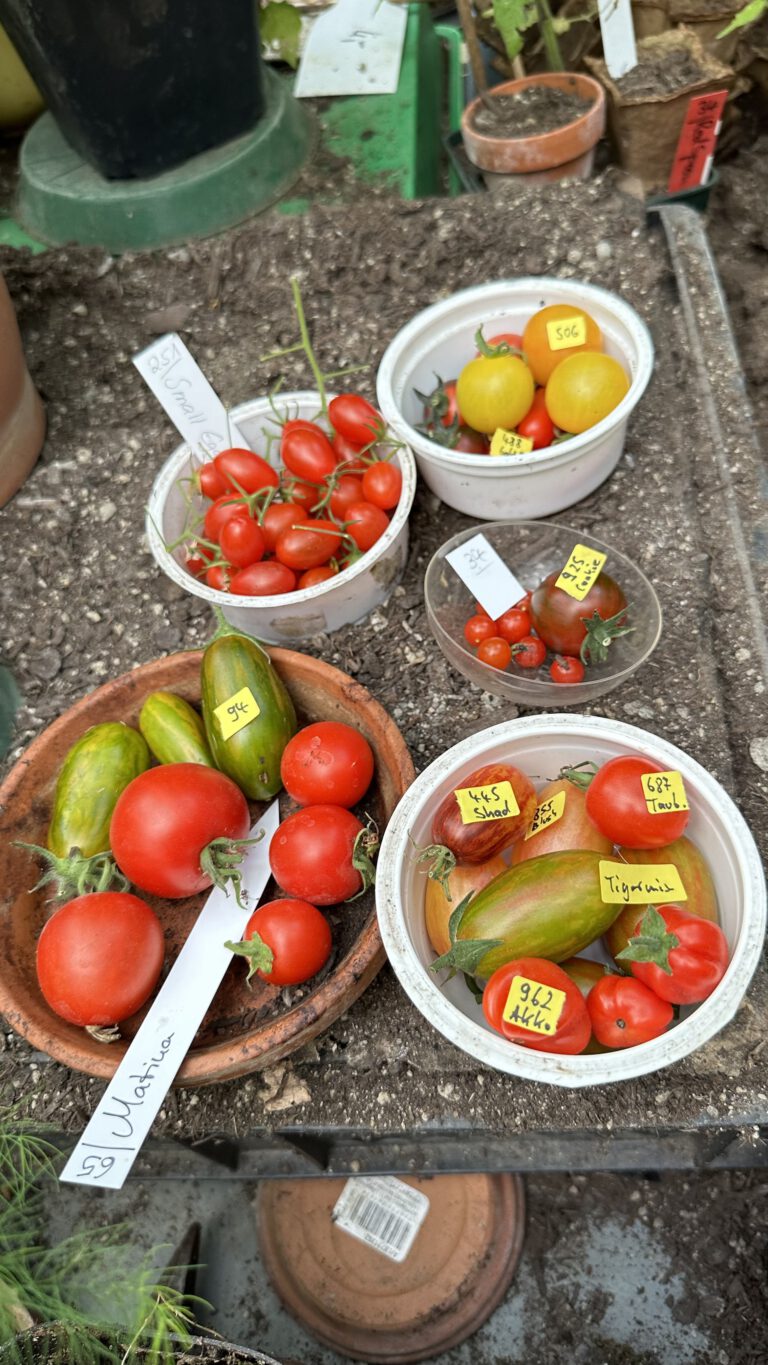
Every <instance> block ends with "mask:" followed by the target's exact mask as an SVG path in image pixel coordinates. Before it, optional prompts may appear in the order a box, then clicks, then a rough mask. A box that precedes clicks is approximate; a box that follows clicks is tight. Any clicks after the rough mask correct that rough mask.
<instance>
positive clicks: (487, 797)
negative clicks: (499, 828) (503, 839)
mask: <svg viewBox="0 0 768 1365" xmlns="http://www.w3.org/2000/svg"><path fill="white" fill-rule="evenodd" d="M455 796H456V800H457V801H458V803H459V810H460V811H461V823H462V824H463V825H476V824H479V822H480V821H481V820H505V819H506V818H507V816H508V815H519V814H520V807H519V806H518V804H517V798H516V796H515V790H514V787H513V786H512V783H511V782H492V783H489V785H488V786H487V787H461V788H460V789H459V791H457V792H456V793H455Z"/></svg>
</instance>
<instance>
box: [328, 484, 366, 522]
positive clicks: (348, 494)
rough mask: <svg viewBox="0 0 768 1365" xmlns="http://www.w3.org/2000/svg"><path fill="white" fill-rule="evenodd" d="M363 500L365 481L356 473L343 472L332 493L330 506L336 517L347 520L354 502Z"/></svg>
mask: <svg viewBox="0 0 768 1365" xmlns="http://www.w3.org/2000/svg"><path fill="white" fill-rule="evenodd" d="M362 501H363V481H362V479H358V478H355V475H354V474H341V475H340V476H339V478H338V480H337V482H336V487H335V488H334V490H333V492H332V493H331V500H330V502H329V504H328V505H329V507H330V509H331V512H332V514H333V516H334V517H336V518H337V519H338V520H339V521H346V519H347V512H348V511H349V509H350V507H351V506H352V504H353V502H362Z"/></svg>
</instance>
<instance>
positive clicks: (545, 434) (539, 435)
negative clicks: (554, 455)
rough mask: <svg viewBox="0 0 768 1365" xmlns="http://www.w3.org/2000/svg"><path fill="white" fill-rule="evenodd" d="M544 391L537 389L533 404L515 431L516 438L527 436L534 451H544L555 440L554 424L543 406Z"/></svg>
mask: <svg viewBox="0 0 768 1365" xmlns="http://www.w3.org/2000/svg"><path fill="white" fill-rule="evenodd" d="M545 392H546V390H545V389H537V390H536V392H535V394H534V395H533V403H532V404H531V407H530V408H529V410H528V412H527V413H526V415H525V417H524V418H523V420H522V422H518V424H517V427H516V428H515V430H516V431H517V434H518V436H527V437H528V439H529V440H531V441H533V448H534V450H544V449H545V448H546V446H551V444H552V442H553V441H554V439H555V424H554V422H553V421H552V418H551V417H550V415H549V413H548V412H547V409H546V408H545V406H544V394H545Z"/></svg>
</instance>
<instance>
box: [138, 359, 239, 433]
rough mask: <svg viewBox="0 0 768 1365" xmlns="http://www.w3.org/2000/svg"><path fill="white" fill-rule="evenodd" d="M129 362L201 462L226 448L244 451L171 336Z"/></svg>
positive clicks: (200, 376) (193, 364) (196, 368)
mask: <svg viewBox="0 0 768 1365" xmlns="http://www.w3.org/2000/svg"><path fill="white" fill-rule="evenodd" d="M133 363H134V365H135V366H136V369H137V370H138V372H139V374H140V375H141V377H142V379H143V380H144V382H145V384H147V385H148V386H149V388H150V389H151V390H152V392H153V394H154V395H155V398H156V399H157V400H158V402H159V403H160V404H161V405H162V407H164V408H165V411H166V412H167V414H168V416H169V417H170V419H171V421H172V422H173V424H174V426H175V427H176V430H177V431H178V432H180V433H181V435H182V436H183V438H184V440H185V441H186V442H187V444H188V445H189V446H190V447H191V448H192V451H193V452H194V454H195V455H200V456H202V457H203V458H204V459H205V458H211V457H212V456H214V455H218V454H219V452H220V451H222V450H227V449H228V447H229V446H241V447H244V448H247V446H248V442H247V441H246V440H245V438H244V436H243V435H242V433H241V432H240V431H239V430H238V428H237V426H236V425H235V423H234V422H233V421H232V420H231V418H229V416H228V413H227V410H226V408H225V407H224V404H223V403H222V401H221V399H220V398H219V396H218V394H217V393H216V392H215V391H214V389H212V388H211V385H210V384H209V383H208V380H207V379H206V377H205V375H204V374H203V372H202V370H201V369H200V367H199V365H198V364H197V361H196V360H195V359H194V357H193V356H192V355H191V354H190V352H189V351H188V350H187V347H186V346H185V345H184V342H183V341H182V340H181V338H180V337H178V336H176V335H175V333H173V332H169V333H168V334H167V335H166V336H163V337H160V338H159V340H158V341H155V342H153V343H152V345H151V346H147V347H146V348H145V350H143V351H139V353H138V355H135V356H134V357H133Z"/></svg>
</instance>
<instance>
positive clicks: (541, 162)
mask: <svg viewBox="0 0 768 1365" xmlns="http://www.w3.org/2000/svg"><path fill="white" fill-rule="evenodd" d="M542 85H543V86H547V87H549V88H550V89H555V90H563V89H573V90H574V92H575V93H577V94H581V95H583V96H584V97H585V98H590V97H591V101H592V102H591V104H590V105H589V107H588V108H587V109H586V110H585V111H584V113H583V114H580V115H579V117H578V118H575V119H572V120H571V121H570V122H569V123H564V124H562V125H561V127H559V128H553V129H551V130H550V131H549V132H548V133H531V134H528V135H526V136H523V137H504V136H501V135H494V134H489V133H483V132H479V131H478V130H477V129H476V128H475V127H474V117H475V114H476V113H477V111H478V110H479V108H480V107H481V105H482V100H481V99H480V97H479V96H478V97H477V99H474V100H473V101H472V102H471V104H468V105H467V107H466V108H465V110H464V112H463V114H462V116H461V131H462V135H463V138H464V144H465V147H466V151H467V155H468V156H469V158H470V160H471V161H473V162H474V164H475V165H476V166H479V167H480V169H481V170H487V171H501V172H502V173H503V172H504V171H505V170H506V171H508V172H511V173H514V172H515V171H517V172H518V173H523V174H524V173H525V172H530V171H539V170H549V169H552V168H554V167H556V166H560V165H565V164H567V163H568V162H570V161H574V160H577V159H578V158H579V157H581V156H583V155H584V153H586V152H588V151H590V150H591V149H592V148H593V147H594V146H595V145H596V143H597V142H599V141H600V138H601V137H602V135H603V133H604V131H605V119H606V113H605V110H606V103H605V91H604V89H603V87H602V85H601V84H600V82H599V81H598V80H596V79H595V78H594V77H593V76H586V75H584V73H583V72H580V71H565V72H563V71H547V72H542V73H541V74H540V75H535V76H523V77H521V78H520V79H518V80H512V81H504V82H502V84H501V85H495V86H493V87H492V89H491V91H490V94H491V95H492V96H496V95H512V94H515V93H517V92H518V91H521V90H527V89H529V88H530V87H531V86H542ZM524 151H525V152H526V153H527V154H526V155H525V158H524V164H523V159H522V157H521V154H522V153H523V152H524Z"/></svg>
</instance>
